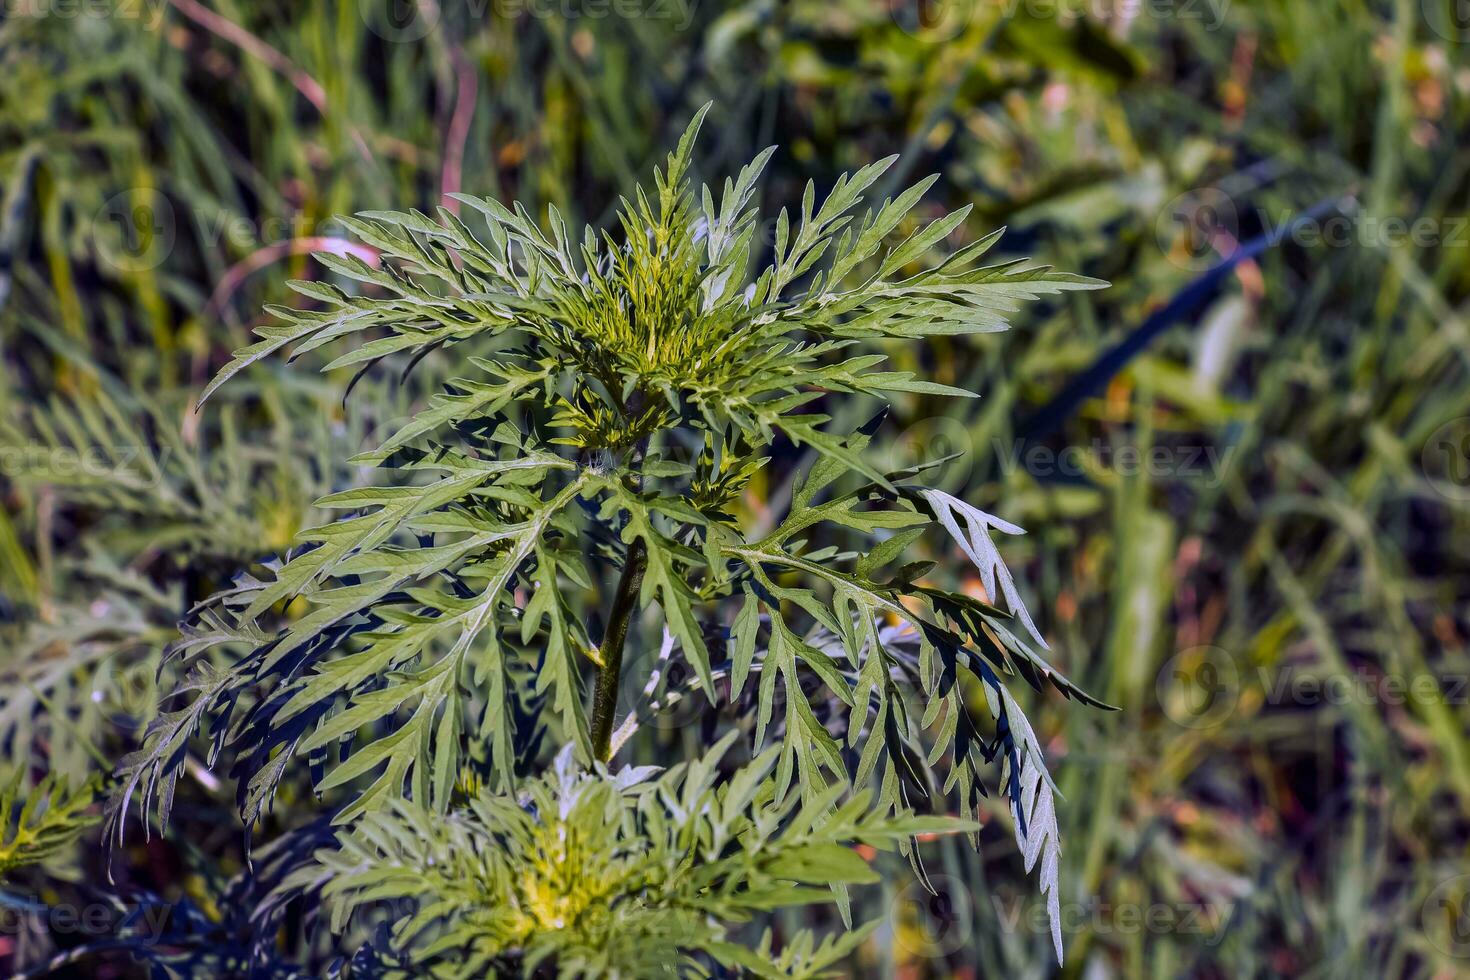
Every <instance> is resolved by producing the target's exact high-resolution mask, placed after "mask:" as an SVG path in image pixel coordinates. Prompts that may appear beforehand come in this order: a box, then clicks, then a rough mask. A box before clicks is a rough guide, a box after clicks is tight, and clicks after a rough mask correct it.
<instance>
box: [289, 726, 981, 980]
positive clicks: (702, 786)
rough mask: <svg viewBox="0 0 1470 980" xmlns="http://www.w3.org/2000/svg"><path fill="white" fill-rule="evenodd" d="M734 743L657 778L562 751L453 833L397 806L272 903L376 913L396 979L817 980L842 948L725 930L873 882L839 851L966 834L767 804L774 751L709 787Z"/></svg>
mask: <svg viewBox="0 0 1470 980" xmlns="http://www.w3.org/2000/svg"><path fill="white" fill-rule="evenodd" d="M736 734H737V733H735V732H731V733H730V734H728V735H727V736H726V737H725V738H724V739H722V740H721V742H720V744H718V745H717V746H715V748H714V749H713V750H711V751H710V752H709V753H708V754H707V755H705V756H704V757H703V758H700V759H697V760H695V761H693V762H691V763H688V764H681V765H677V766H674V767H673V768H671V769H669V770H668V771H667V772H664V773H662V774H658V773H657V770H655V769H653V768H651V767H637V768H635V767H627V768H624V769H622V770H620V771H618V772H616V773H610V772H608V770H607V769H606V768H604V767H602V766H601V765H600V764H599V765H597V766H596V767H595V768H594V771H593V772H587V771H585V770H583V769H582V768H581V767H579V766H578V765H577V764H576V762H575V759H574V758H573V747H572V746H571V745H568V746H566V747H565V748H564V749H563V750H562V751H561V752H560V753H559V754H558V755H557V757H556V762H555V765H554V766H553V768H552V771H551V772H549V773H547V774H546V775H545V776H544V777H542V778H540V779H537V780H534V781H532V782H530V783H529V784H528V785H527V786H526V787H525V789H524V791H523V792H522V793H521V794H519V795H517V796H506V795H497V794H492V793H482V794H481V795H479V796H477V797H475V798H474V799H472V800H470V801H469V803H468V805H467V806H466V807H465V808H464V809H463V810H462V811H461V812H458V813H456V814H454V815H452V816H450V817H449V818H447V819H446V818H439V817H437V816H436V815H435V814H434V813H433V812H432V811H431V810H429V809H428V808H426V807H424V806H422V805H420V804H417V803H413V802H410V801H407V800H396V801H394V802H393V803H392V804H390V805H389V806H387V807H385V808H384V809H381V810H379V811H377V812H375V813H373V814H372V815H370V816H367V817H365V818H364V819H362V820H360V821H358V822H357V823H356V824H355V825H354V826H353V828H352V829H351V830H350V831H346V832H344V833H343V834H342V836H341V838H340V842H339V843H340V846H339V847H338V848H336V849H324V850H322V851H320V852H318V855H317V858H318V860H317V863H316V864H314V865H311V866H307V867H305V868H303V869H302V870H301V871H300V872H298V873H297V874H296V875H295V876H293V877H292V878H291V879H288V880H287V881H286V882H285V883H284V885H283V889H284V890H285V891H287V892H288V893H290V892H294V891H298V890H317V889H319V890H320V893H321V895H322V896H323V897H324V898H325V900H326V903H327V906H328V908H329V909H330V915H331V922H332V927H333V929H334V930H335V931H338V932H341V931H343V930H345V929H346V927H347V925H348V923H349V922H350V921H351V919H352V917H353V916H354V914H356V915H358V916H359V917H362V918H367V919H368V920H370V921H371V920H373V919H374V918H375V917H377V918H381V910H382V909H383V908H385V907H386V908H390V909H393V910H394V911H392V912H391V913H389V916H388V918H389V920H390V921H389V922H388V926H389V932H388V942H387V943H386V945H385V946H384V948H382V949H379V950H377V951H376V952H377V953H378V954H379V956H380V958H381V959H382V960H383V961H385V962H386V963H387V964H389V965H391V966H393V967H396V968H397V969H401V970H402V971H404V974H403V975H425V974H428V975H432V976H444V977H479V976H484V975H486V974H487V973H494V974H496V975H505V973H506V972H512V971H513V970H515V969H519V970H522V971H524V972H525V973H527V974H530V973H532V972H534V971H535V970H536V969H537V968H538V967H541V966H542V965H543V964H552V965H554V966H555V969H556V972H557V974H558V975H560V976H566V977H575V976H599V977H613V976H622V977H648V976H682V975H686V973H687V971H688V970H692V969H694V968H696V967H697V966H698V963H699V956H700V954H705V955H707V956H713V957H715V958H717V959H719V960H721V961H723V962H733V963H740V964H742V965H745V966H747V967H748V968H749V969H750V970H751V972H752V974H753V975H756V976H762V977H817V976H827V975H830V974H828V973H826V972H825V970H826V967H827V966H829V965H830V964H831V963H832V962H833V961H834V960H835V959H836V958H838V957H840V956H841V955H842V954H843V953H845V952H846V951H847V950H848V949H849V948H850V947H849V946H848V945H847V944H846V943H837V942H828V943H826V944H824V945H822V946H820V947H815V948H814V947H813V945H812V942H811V940H810V939H809V938H808V937H803V938H802V940H801V942H799V943H795V944H793V945H792V948H791V951H790V952H788V955H787V956H786V957H785V958H784V959H781V958H774V957H770V956H762V955H759V954H757V953H753V952H752V951H750V950H747V949H745V948H743V947H741V946H739V945H737V944H735V943H732V942H731V941H730V940H729V938H728V937H727V930H728V928H729V924H731V923H740V922H743V921H746V920H748V919H749V918H751V917H752V916H753V915H756V914H760V913H764V912H769V911H771V910H773V909H777V908H783V907H788V906H795V905H804V904H808V903H811V902H819V901H826V900H828V899H830V897H831V891H830V889H831V887H832V886H838V885H852V884H862V883H867V882H873V881H877V880H878V875H877V874H876V873H875V872H874V871H873V869H872V868H871V867H870V866H869V865H868V863H867V861H865V860H864V859H863V858H862V857H861V856H860V855H859V854H858V852H857V851H855V850H853V849H852V848H851V847H850V846H848V845H850V844H852V843H864V844H868V845H870V846H872V847H875V848H881V849H885V850H891V849H892V848H893V847H894V846H895V843H896V842H897V841H898V840H899V839H904V838H908V837H911V836H913V835H915V834H920V833H953V832H959V831H964V830H968V829H974V828H976V827H977V826H978V824H973V823H967V822H965V821H960V820H955V819H953V818H948V817H917V816H912V815H909V814H904V815H901V816H897V817H885V816H880V815H879V814H877V813H876V812H874V811H873V810H872V808H871V807H870V806H869V802H870V800H869V795H868V794H867V793H858V794H856V795H854V796H853V797H852V798H850V799H848V800H846V801H845V802H842V803H841V805H838V794H837V793H836V792H829V793H828V794H827V795H826V799H825V800H824V801H823V804H824V805H822V806H818V807H806V808H802V809H798V808H797V803H798V798H797V797H796V796H795V795H794V794H788V795H787V796H786V797H785V798H784V799H783V798H781V797H779V796H778V795H777V793H776V783H775V781H774V780H773V779H771V778H770V776H769V774H770V772H771V770H772V768H773V767H774V765H775V762H776V758H775V757H776V754H777V751H776V750H775V749H769V750H767V751H766V752H765V753H763V754H762V755H761V756H759V757H757V758H756V759H754V760H753V761H751V762H750V763H748V764H747V765H745V766H744V767H741V768H739V769H736V770H735V771H734V772H732V773H730V774H729V775H728V776H725V777H721V775H720V769H719V766H718V764H719V762H720V759H721V757H722V756H723V755H725V753H726V752H727V750H728V749H729V747H730V745H731V743H732V742H734V740H735V737H736Z"/></svg>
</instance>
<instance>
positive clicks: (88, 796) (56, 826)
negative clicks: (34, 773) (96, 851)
mask: <svg viewBox="0 0 1470 980" xmlns="http://www.w3.org/2000/svg"><path fill="white" fill-rule="evenodd" d="M21 775H22V774H21V773H19V772H17V773H15V774H14V775H13V776H11V777H10V779H9V780H8V781H7V782H6V783H5V785H3V786H0V879H3V878H4V877H5V876H6V875H9V874H10V873H11V872H13V871H15V870H16V869H18V868H22V867H25V866H27V865H32V864H39V863H41V862H42V861H46V860H48V859H50V858H53V857H56V856H57V855H59V854H61V853H62V852H63V851H65V850H66V849H67V847H68V846H70V844H71V843H72V841H74V840H76V839H77V837H79V836H81V834H82V833H83V832H85V831H86V829H87V828H88V827H91V826H93V825H94V824H96V823H97V817H96V816H95V815H93V814H91V813H90V812H89V810H88V808H89V807H90V806H91V805H92V803H93V802H94V801H95V799H96V793H97V786H96V782H95V781H92V782H88V783H86V784H84V785H82V786H81V787H77V788H73V787H70V786H68V785H67V783H66V780H65V779H63V778H62V777H60V776H58V775H55V774H53V775H50V776H47V777H46V778H45V779H43V780H42V781H41V782H40V783H38V784H37V785H35V786H33V787H31V788H30V789H29V790H27V789H25V788H24V786H23V785H22V782H21Z"/></svg>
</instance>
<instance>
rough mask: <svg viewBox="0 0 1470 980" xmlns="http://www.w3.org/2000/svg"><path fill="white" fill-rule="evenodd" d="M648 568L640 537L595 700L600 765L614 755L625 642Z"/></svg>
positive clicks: (605, 645)
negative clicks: (619, 686) (614, 720)
mask: <svg viewBox="0 0 1470 980" xmlns="http://www.w3.org/2000/svg"><path fill="white" fill-rule="evenodd" d="M647 568H648V549H647V547H646V546H645V545H644V543H643V539H642V538H639V539H637V540H635V541H634V542H633V543H632V544H630V545H628V560H627V563H626V564H624V565H623V575H622V578H620V579H618V590H617V593H616V594H615V595H614V596H613V606H612V613H611V614H610V616H609V618H608V623H607V632H606V633H605V634H604V635H603V639H602V671H601V672H600V673H599V674H598V675H597V689H596V691H595V692H594V694H593V698H592V751H593V754H594V755H596V756H597V759H598V761H599V762H606V761H607V760H608V757H609V756H611V755H612V752H611V749H612V730H613V715H614V714H615V713H616V711H617V705H618V679H619V677H620V676H621V675H622V672H623V643H624V641H626V640H627V639H628V623H629V622H630V621H631V620H632V618H633V611H634V610H635V609H637V608H638V593H639V592H640V591H641V590H642V588H643V572H644V570H645V569H647Z"/></svg>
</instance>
